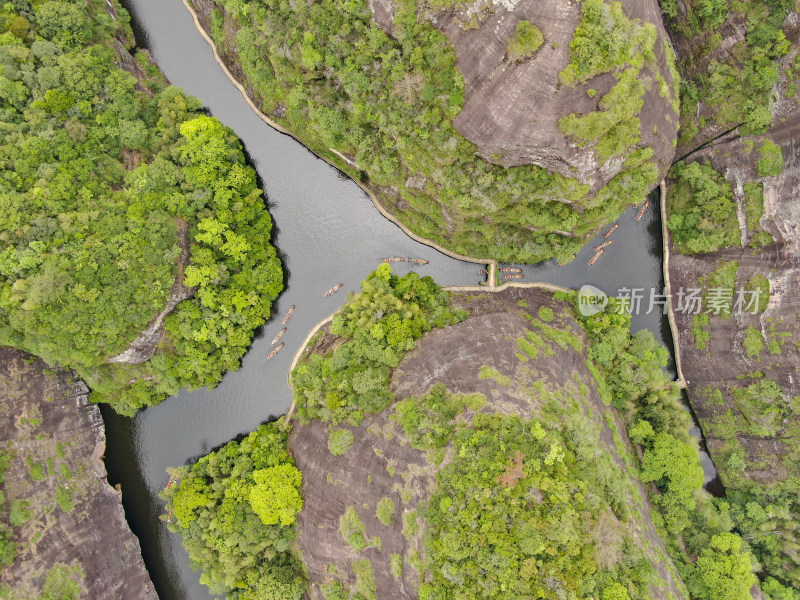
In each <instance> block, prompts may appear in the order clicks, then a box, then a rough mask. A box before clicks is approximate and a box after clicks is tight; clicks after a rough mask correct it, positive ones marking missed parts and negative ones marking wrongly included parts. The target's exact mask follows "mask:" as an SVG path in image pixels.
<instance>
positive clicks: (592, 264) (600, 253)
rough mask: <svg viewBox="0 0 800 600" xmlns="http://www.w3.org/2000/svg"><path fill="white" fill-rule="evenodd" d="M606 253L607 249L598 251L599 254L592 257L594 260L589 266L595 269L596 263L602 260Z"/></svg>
mask: <svg viewBox="0 0 800 600" xmlns="http://www.w3.org/2000/svg"><path fill="white" fill-rule="evenodd" d="M605 251H606V249H605V248H601V249H600V250H598V251H597V254H595V255H594V256H593V257H592V260H590V261H589V266H590V267H593V266H594V263H596V262H597V259H598V258H600V257H601V256H602V255H603V253H605Z"/></svg>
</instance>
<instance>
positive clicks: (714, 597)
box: [689, 533, 756, 600]
mask: <svg viewBox="0 0 800 600" xmlns="http://www.w3.org/2000/svg"><path fill="white" fill-rule="evenodd" d="M755 582H756V578H755V576H754V575H753V566H752V564H751V561H750V553H749V552H748V551H747V550H746V549H745V548H743V547H742V539H741V538H740V537H739V536H738V535H735V534H732V533H720V534H717V535H715V536H714V537H712V538H711V543H710V545H709V546H708V547H706V548H704V549H703V551H702V552H701V553H700V556H699V558H698V559H697V563H696V564H695V565H694V573H693V575H692V577H691V578H690V580H689V587H690V589H691V590H692V595H693V596H694V597H695V598H697V599H698V600H749V598H750V597H751V596H750V588H751V587H752V585H753V584H754V583H755Z"/></svg>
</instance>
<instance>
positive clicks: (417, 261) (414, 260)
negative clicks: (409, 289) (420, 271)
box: [408, 258, 430, 265]
mask: <svg viewBox="0 0 800 600" xmlns="http://www.w3.org/2000/svg"><path fill="white" fill-rule="evenodd" d="M408 262H410V263H413V264H415V265H427V264H428V263H429V262H430V261H428V260H425V259H424V258H409V259H408Z"/></svg>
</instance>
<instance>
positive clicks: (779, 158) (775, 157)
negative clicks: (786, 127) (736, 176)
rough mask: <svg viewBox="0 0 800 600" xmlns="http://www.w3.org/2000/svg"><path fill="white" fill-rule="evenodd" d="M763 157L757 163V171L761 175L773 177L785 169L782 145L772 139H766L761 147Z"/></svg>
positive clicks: (760, 151)
mask: <svg viewBox="0 0 800 600" xmlns="http://www.w3.org/2000/svg"><path fill="white" fill-rule="evenodd" d="M759 153H760V154H761V158H759V159H758V162H757V163H756V171H757V172H758V176H759V177H771V176H774V175H780V174H781V170H782V169H783V153H782V152H781V147H780V146H778V145H777V144H775V143H773V142H772V140H769V139H765V140H764V143H763V144H761V148H760V149H759Z"/></svg>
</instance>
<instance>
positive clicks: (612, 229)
mask: <svg viewBox="0 0 800 600" xmlns="http://www.w3.org/2000/svg"><path fill="white" fill-rule="evenodd" d="M617 227H619V221H617V222H616V223H614V226H613V227H612V228H611V229H609V230H608V231H606V232H605V233H604V234H603V239H604V240H607V239H608V236H610V235H611V234H612V233H614V232H615V231H616V230H617Z"/></svg>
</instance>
